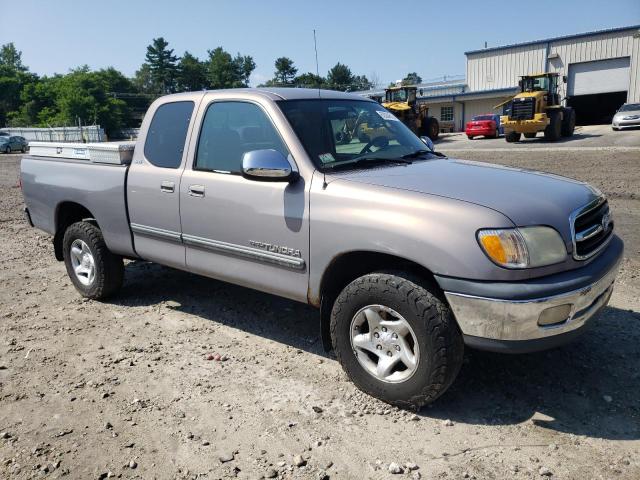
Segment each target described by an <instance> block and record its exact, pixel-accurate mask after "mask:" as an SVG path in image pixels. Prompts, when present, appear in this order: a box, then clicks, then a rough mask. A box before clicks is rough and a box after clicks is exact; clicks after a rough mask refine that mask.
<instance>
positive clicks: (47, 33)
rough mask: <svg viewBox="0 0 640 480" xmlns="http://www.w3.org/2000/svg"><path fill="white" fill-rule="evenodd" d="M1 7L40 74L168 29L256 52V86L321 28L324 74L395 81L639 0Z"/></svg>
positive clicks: (305, 57)
mask: <svg viewBox="0 0 640 480" xmlns="http://www.w3.org/2000/svg"><path fill="white" fill-rule="evenodd" d="M13 11H16V15H13V13H12V12H13ZM0 12H5V13H7V12H8V13H9V15H7V16H6V17H5V18H2V20H1V21H0V44H5V43H7V42H13V43H14V44H15V45H16V47H17V48H18V50H20V51H22V59H23V63H25V64H26V65H27V66H28V67H29V69H30V70H31V71H32V72H35V73H37V74H39V75H51V74H53V73H66V72H67V71H68V70H69V69H71V68H74V67H77V66H79V65H83V64H87V65H89V66H90V67H91V68H94V69H98V68H104V67H109V66H113V67H115V68H117V69H118V70H120V71H122V72H123V73H124V74H126V75H128V76H132V75H133V74H134V73H135V71H136V70H137V69H138V68H139V66H140V64H141V63H142V62H144V56H145V52H146V46H147V45H148V44H149V43H151V39H153V38H154V37H159V36H162V37H164V38H165V39H166V40H167V41H168V42H169V46H170V48H173V49H174V50H175V52H174V53H175V54H177V55H182V54H183V53H184V51H185V50H188V51H189V52H191V53H192V54H194V55H196V56H198V57H200V58H205V57H206V55H207V50H213V49H214V48H216V47H218V46H222V47H223V48H224V49H225V50H227V51H229V52H230V53H231V54H232V55H235V54H236V53H238V52H240V53H242V54H243V55H251V56H252V57H253V58H254V60H255V62H256V65H257V67H256V70H255V71H254V73H253V75H252V77H251V83H252V85H253V86H255V85H257V84H259V83H261V82H264V81H266V80H268V79H269V78H272V77H273V71H274V67H273V63H274V61H275V59H276V58H277V57H280V56H286V57H289V58H291V59H293V61H294V62H295V65H296V66H297V68H298V70H299V73H303V72H308V71H310V72H315V71H316V66H315V54H314V45H313V30H314V29H315V30H316V35H317V42H318V63H319V71H320V74H321V75H326V73H327V71H328V70H329V69H330V68H331V67H332V66H333V65H335V64H336V62H341V63H344V64H347V65H348V66H349V67H350V68H351V70H352V72H353V73H354V74H359V75H366V76H367V77H369V78H371V77H373V78H374V79H376V80H378V81H379V82H380V83H381V84H385V85H386V84H388V83H389V82H391V81H395V80H398V79H401V78H402V77H404V75H405V74H406V73H408V72H413V71H415V72H417V73H418V74H419V75H420V76H421V77H422V78H423V80H428V79H435V78H437V77H442V76H443V75H449V76H451V75H464V73H465V57H464V52H465V51H467V50H475V49H480V48H482V47H483V46H484V43H485V42H487V45H488V46H490V47H492V46H498V45H505V44H511V43H519V42H525V41H531V40H537V39H544V38H548V37H554V36H561V35H570V34H574V33H581V32H588V31H593V30H601V29H606V28H615V27H621V26H628V25H637V24H640V0H599V1H595V0H555V1H549V0H537V1H533V2H522V1H515V2H507V1H505V0H500V1H493V0H480V1H478V0H475V1H468V0H458V1H455V2H451V1H446V0H445V1H432V0H428V1H425V0H423V1H408V0H391V1H390V0H386V1H379V0H369V1H357V0H342V1H334V0H316V1H305V0H297V1H288V0H287V1H284V0H283V1H277V0H272V1H259V0H234V1H215V0H211V1H199V0H194V1H189V0H182V1H176V0H173V1H166V0H155V1H150V0H128V1H123V0H110V1H102V2H95V1H94V2H87V1H72V0H55V1H54V0H50V1H44V0H42V1H34V0H20V1H19V2H16V1H15V0H0ZM2 16H4V15H2ZM12 19H15V21H12Z"/></svg>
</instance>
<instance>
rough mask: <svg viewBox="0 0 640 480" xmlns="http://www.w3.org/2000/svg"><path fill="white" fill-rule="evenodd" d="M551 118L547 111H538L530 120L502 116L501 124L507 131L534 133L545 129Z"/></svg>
mask: <svg viewBox="0 0 640 480" xmlns="http://www.w3.org/2000/svg"><path fill="white" fill-rule="evenodd" d="M549 123H550V120H549V117H548V116H547V114H545V113H536V114H534V115H533V118H532V119H530V120H516V119H512V118H509V117H508V116H504V115H503V116H502V117H500V125H501V127H502V128H503V129H504V131H505V132H510V131H515V132H520V133H534V132H539V131H540V130H544V129H545V127H546V126H547V125H549Z"/></svg>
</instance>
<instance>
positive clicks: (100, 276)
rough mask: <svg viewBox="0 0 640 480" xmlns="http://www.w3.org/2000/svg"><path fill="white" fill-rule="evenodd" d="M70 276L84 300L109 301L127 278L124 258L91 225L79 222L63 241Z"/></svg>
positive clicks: (65, 261)
mask: <svg viewBox="0 0 640 480" xmlns="http://www.w3.org/2000/svg"><path fill="white" fill-rule="evenodd" d="M62 248H63V255H64V263H65V266H66V267H67V274H68V275H69V278H70V279H71V282H73V285H74V286H75V287H76V290H78V291H79V292H80V294H81V295H82V296H83V297H87V298H92V299H96V300H97V299H102V298H106V297H108V296H110V295H112V294H114V293H115V292H116V291H118V290H119V289H120V287H121V286H122V279H123V276H124V265H123V262H122V257H120V256H118V255H114V254H113V253H111V252H110V251H109V249H108V248H107V245H106V244H105V243H104V238H103V237H102V232H101V231H100V229H99V228H98V227H96V226H95V225H92V224H91V223H88V222H76V223H74V224H72V225H71V226H70V227H69V228H67V230H66V231H65V233H64V239H63V241H62Z"/></svg>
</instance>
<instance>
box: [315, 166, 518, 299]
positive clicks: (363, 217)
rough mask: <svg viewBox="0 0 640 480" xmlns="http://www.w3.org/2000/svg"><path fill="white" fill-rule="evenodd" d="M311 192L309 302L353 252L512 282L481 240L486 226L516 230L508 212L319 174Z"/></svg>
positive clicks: (447, 273) (443, 272)
mask: <svg viewBox="0 0 640 480" xmlns="http://www.w3.org/2000/svg"><path fill="white" fill-rule="evenodd" d="M316 175H318V178H314V181H313V182H312V185H311V193H310V202H311V206H310V217H311V221H310V262H309V264H310V266H309V300H310V302H311V303H315V304H317V303H318V302H317V301H318V300H319V299H320V298H321V296H322V292H321V291H320V289H321V282H322V276H323V273H324V272H325V271H326V270H327V268H328V266H329V265H330V263H331V262H332V260H333V259H334V258H336V257H338V256H340V255H342V254H344V253H348V252H353V251H368V252H379V253H384V254H388V255H393V256H396V257H400V258H404V259H406V260H408V261H411V262H414V263H417V264H419V265H421V266H423V267H424V268H426V269H428V270H429V271H431V272H432V273H434V274H439V275H445V276H452V277H460V278H468V279H493V280H501V279H502V280H507V279H510V280H513V279H514V277H518V276H521V277H522V278H526V277H528V275H529V272H522V271H520V272H514V271H512V270H506V269H503V268H500V267H498V266H496V265H495V264H493V263H492V262H491V261H490V260H489V259H488V258H487V257H486V256H485V255H484V254H483V253H482V251H481V249H480V247H479V246H478V243H477V241H476V232H477V230H478V229H480V228H487V227H491V228H510V227H513V226H514V225H513V223H512V222H511V220H509V219H508V218H507V217H506V216H505V215H503V214H501V213H499V212H497V211H495V210H492V209H490V208H487V207H483V206H480V205H476V204H473V203H469V202H464V201H461V200H454V199H449V198H445V197H441V196H436V195H425V194H422V193H417V192H411V191H405V190H399V189H394V188H388V187H381V186H374V185H367V184H363V183H357V182H350V181H348V180H345V179H340V178H337V179H330V180H328V182H327V184H324V182H323V178H322V174H321V173H319V172H316Z"/></svg>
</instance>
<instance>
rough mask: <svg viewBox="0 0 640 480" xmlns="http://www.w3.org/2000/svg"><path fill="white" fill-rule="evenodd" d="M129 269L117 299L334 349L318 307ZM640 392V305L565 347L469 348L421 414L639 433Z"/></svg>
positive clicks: (138, 266)
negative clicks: (450, 381) (511, 351)
mask: <svg viewBox="0 0 640 480" xmlns="http://www.w3.org/2000/svg"><path fill="white" fill-rule="evenodd" d="M126 275H127V277H126V285H125V288H124V289H123V290H122V292H121V293H120V294H119V295H118V296H117V297H116V298H114V300H113V302H114V303H117V304H121V305H127V306H140V305H155V304H157V303H158V302H162V301H168V300H172V301H174V302H175V306H172V307H170V308H173V309H175V310H177V311H181V312H185V313H188V314H191V315H197V316H200V317H202V318H205V319H207V320H210V321H215V322H219V323H222V324H225V325H229V326H232V327H233V328H237V329H240V330H243V331H246V332H247V333H251V334H254V335H259V336H262V337H265V338H269V339H271V340H275V341H277V342H281V343H285V344H287V345H291V346H293V347H295V348H299V349H302V350H305V351H308V352H310V353H313V354H316V355H321V356H325V357H326V356H327V355H326V354H325V353H324V351H323V349H322V346H321V342H320V340H319V337H318V333H319V331H318V317H317V312H316V310H314V309H313V308H311V307H308V306H306V305H303V304H300V303H297V302H293V301H288V300H285V299H282V298H279V297H275V296H272V295H268V294H264V293H260V292H256V291H254V290H250V289H246V288H242V287H238V286H235V285H230V284H227V283H223V282H218V281H215V280H210V279H207V278H203V277H199V276H196V275H191V274H189V273H185V272H180V271H177V270H172V269H169V268H164V267H161V266H158V265H154V264H148V263H145V262H132V263H130V264H129V265H128V266H127V269H126ZM323 388H324V387H323ZM639 392H640V314H638V313H636V312H631V311H626V310H620V309H617V308H613V307H607V308H606V309H605V311H604V313H603V314H602V315H601V316H600V318H599V319H598V320H596V321H595V322H594V324H593V327H592V329H591V330H590V332H588V333H587V334H586V335H585V336H583V337H582V338H581V339H579V340H578V341H576V342H575V343H573V344H570V345H567V346H565V347H563V348H559V349H556V350H551V351H548V352H541V353H535V354H528V355H517V356H512V355H500V354H491V353H485V352H477V351H471V350H467V353H466V355H465V363H464V365H463V367H462V371H461V372H460V375H459V377H458V379H457V380H456V382H455V383H454V385H453V386H452V387H451V389H450V390H449V392H447V393H446V394H445V395H444V396H443V397H442V398H441V399H440V400H438V401H437V402H436V403H435V404H433V405H431V406H430V407H427V408H424V409H422V411H421V412H420V415H423V416H426V417H432V418H441V419H451V420H453V421H454V422H463V423H469V424H475V425H509V426H514V425H519V424H523V425H524V428H527V427H526V425H527V423H529V422H533V423H535V424H537V425H539V426H542V427H544V428H549V429H552V430H557V431H561V432H565V433H571V434H575V435H584V436H587V437H594V438H603V439H624V440H637V439H640V397H639Z"/></svg>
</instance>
